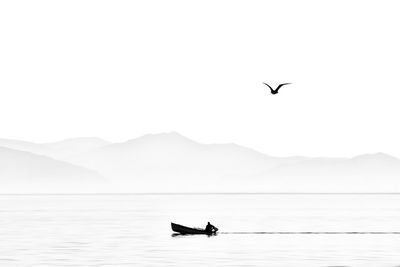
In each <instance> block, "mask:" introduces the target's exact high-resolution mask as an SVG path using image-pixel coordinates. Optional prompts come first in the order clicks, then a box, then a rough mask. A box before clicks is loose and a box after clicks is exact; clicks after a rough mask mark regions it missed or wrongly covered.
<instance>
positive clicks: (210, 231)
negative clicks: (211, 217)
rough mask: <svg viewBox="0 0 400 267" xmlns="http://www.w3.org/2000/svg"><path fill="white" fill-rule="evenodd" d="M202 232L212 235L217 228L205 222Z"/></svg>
mask: <svg viewBox="0 0 400 267" xmlns="http://www.w3.org/2000/svg"><path fill="white" fill-rule="evenodd" d="M204 231H206V232H208V233H213V232H216V231H218V228H217V227H215V226H214V225H212V224H211V223H210V222H207V225H206V229H204Z"/></svg>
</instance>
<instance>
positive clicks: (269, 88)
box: [263, 83, 274, 92]
mask: <svg viewBox="0 0 400 267" xmlns="http://www.w3.org/2000/svg"><path fill="white" fill-rule="evenodd" d="M263 84H265V85H266V86H268V87H269V89H271V92H273V91H274V89H272V87H271V86H269V84H266V83H263Z"/></svg>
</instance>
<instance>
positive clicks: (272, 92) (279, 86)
mask: <svg viewBox="0 0 400 267" xmlns="http://www.w3.org/2000/svg"><path fill="white" fill-rule="evenodd" d="M264 84H265V85H266V86H268V87H269V89H271V94H273V95H276V94H277V93H278V90H279V89H280V88H281V87H282V86H284V85H287V84H290V83H281V84H280V85H278V87H276V89H275V90H274V89H272V87H271V86H269V84H266V83H264Z"/></svg>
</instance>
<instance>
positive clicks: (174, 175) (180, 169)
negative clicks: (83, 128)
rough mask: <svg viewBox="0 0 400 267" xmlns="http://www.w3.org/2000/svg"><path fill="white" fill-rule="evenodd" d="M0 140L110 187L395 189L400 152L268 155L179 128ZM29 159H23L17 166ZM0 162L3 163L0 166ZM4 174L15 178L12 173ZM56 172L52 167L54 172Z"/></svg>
mask: <svg viewBox="0 0 400 267" xmlns="http://www.w3.org/2000/svg"><path fill="white" fill-rule="evenodd" d="M0 146H3V147H8V148H10V149H15V150H20V151H25V152H29V153H33V154H38V155H44V156H46V157H51V158H53V159H54V160H58V161H60V162H62V163H64V164H70V165H71V166H79V167H80V168H82V171H83V170H86V171H88V172H94V173H97V174H98V175H99V176H98V177H97V178H96V179H100V177H104V178H105V179H106V180H107V182H108V183H109V185H110V186H109V187H108V188H107V189H106V190H109V191H110V192H114V191H115V192H306V191H307V192H375V191H376V192H389V191H390V192H393V191H396V192H397V191H399V192H400V179H398V177H400V160H398V159H397V158H394V157H392V156H390V155H387V154H384V153H376V154H365V155H359V156H356V157H353V158H322V157H321V158H308V157H272V156H267V155H265V154H262V153H260V152H257V151H255V150H253V149H249V148H245V147H242V146H239V145H236V144H232V143H229V144H201V143H198V142H195V141H193V140H191V139H189V138H186V137H184V136H182V135H180V134H178V133H176V132H172V133H161V134H147V135H144V136H141V137H139V138H135V139H130V140H128V141H126V142H122V143H111V142H108V141H105V140H103V139H99V138H74V139H67V140H63V141H60V142H54V143H44V144H37V143H30V142H23V141H17V140H7V139H0ZM1 153H3V154H4V153H5V152H4V151H2V150H0V159H1V160H2V161H4V160H5V158H6V156H3V157H1ZM14 160H18V159H14ZM32 162H33V163H32V164H35V163H34V162H35V161H34V160H32ZM32 164H29V162H27V161H24V160H21V163H20V164H19V166H21V168H23V166H25V165H27V166H30V165H32ZM70 165H68V166H70ZM14 166H16V165H14ZM1 168H4V165H1V164H0V174H1V173H2V172H1V171H2V170H1ZM29 170H32V169H29ZM3 173H4V172H3ZM27 173H28V172H27ZM8 175H9V178H8V179H7V180H8V181H9V180H10V179H11V180H12V173H10V172H8ZM61 176H62V175H61V171H60V172H55V175H54V177H53V178H51V179H53V180H54V181H58V179H61V178H60V177H61Z"/></svg>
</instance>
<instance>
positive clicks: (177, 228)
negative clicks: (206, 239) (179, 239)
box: [171, 223, 217, 235]
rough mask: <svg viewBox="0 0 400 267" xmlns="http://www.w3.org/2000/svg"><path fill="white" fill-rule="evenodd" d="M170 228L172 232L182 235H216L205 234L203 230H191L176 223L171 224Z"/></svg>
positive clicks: (214, 232)
mask: <svg viewBox="0 0 400 267" xmlns="http://www.w3.org/2000/svg"><path fill="white" fill-rule="evenodd" d="M171 228H172V231H174V232H177V233H180V234H183V235H213V234H216V233H217V231H212V232H206V231H205V230H204V229H201V228H191V227H187V226H183V225H180V224H176V223H171Z"/></svg>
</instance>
